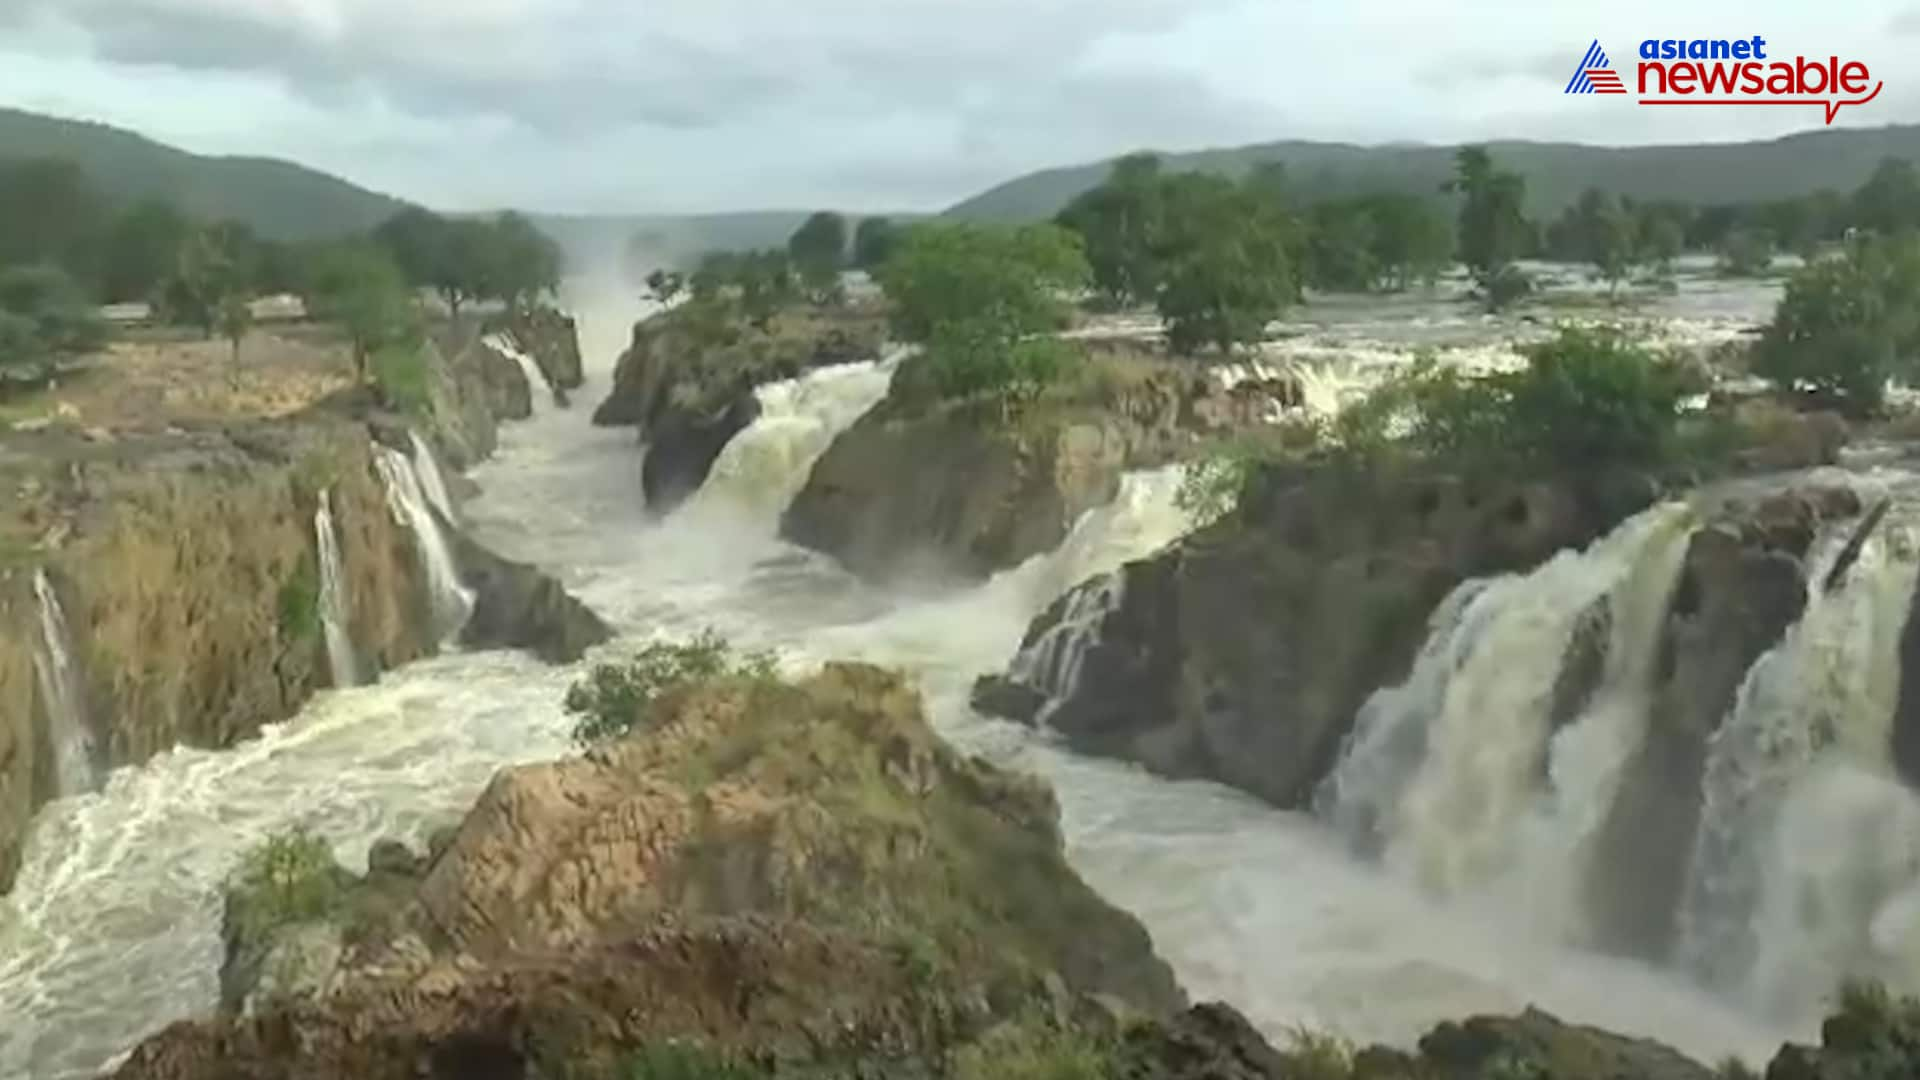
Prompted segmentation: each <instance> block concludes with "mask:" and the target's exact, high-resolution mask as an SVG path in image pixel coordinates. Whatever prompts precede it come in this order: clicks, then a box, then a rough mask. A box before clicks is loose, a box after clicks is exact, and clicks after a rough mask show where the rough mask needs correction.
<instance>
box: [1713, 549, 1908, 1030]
mask: <svg viewBox="0 0 1920 1080" xmlns="http://www.w3.org/2000/svg"><path fill="white" fill-rule="evenodd" d="M1907 528H1908V526H1907V525H1905V524H1903V523H1900V522H1898V521H1896V522H1893V523H1890V524H1887V525H1884V526H1883V527H1882V529H1881V530H1880V531H1878V532H1876V533H1875V534H1874V535H1873V536H1872V537H1870V538H1869V539H1868V541H1867V543H1866V545H1865V546H1864V547H1863V548H1862V549H1861V552H1860V557H1859V561H1858V562H1856V563H1855V564H1854V566H1853V568H1852V570H1851V571H1850V572H1849V574H1848V576H1847V578H1846V580H1845V583H1844V584H1843V585H1841V586H1840V587H1839V588H1838V589H1836V590H1834V591H1831V592H1828V591H1826V590H1825V589H1823V588H1822V587H1821V582H1822V581H1823V580H1824V578H1825V577H1826V573H1827V568H1828V567H1829V566H1830V565H1831V564H1832V563H1833V561H1834V559H1835V558H1836V557H1837V556H1838V554H1839V552H1840V549H1841V547H1842V546H1843V544H1844V542H1845V540H1846V539H1847V536H1846V532H1847V530H1845V529H1840V530H1836V531H1834V532H1833V533H1831V534H1830V535H1827V536H1825V537H1823V540H1822V544H1821V550H1819V552H1818V553H1817V557H1816V558H1814V559H1812V560H1810V561H1811V562H1812V566H1813V571H1814V572H1812V573H1810V574H1809V585H1808V595H1807V605H1806V608H1805V610H1804V611H1803V613H1802V614H1801V617H1800V620H1799V621H1798V622H1797V623H1796V624H1795V625H1794V626H1793V627H1792V628H1791V629H1790V630H1789V631H1788V632H1787V634H1786V635H1785V637H1784V638H1783V639H1782V640H1781V641H1780V643H1779V644H1778V645H1776V646H1775V647H1774V648H1773V649H1772V650H1770V651H1769V652H1767V653H1766V654H1764V655H1763V656H1762V657H1761V658H1760V659H1759V660H1758V661H1756V662H1755V663H1754V665H1753V667H1752V668H1751V669H1750V670H1749V671H1748V672H1747V676H1746V679H1745V680H1744V681H1743V683H1742V684H1741V687H1740V692H1739V695H1738V697H1737V698H1736V700H1735V704H1734V706H1733V709H1732V711H1731V712H1730V714H1729V715H1728V717H1727V719H1726V720H1725V722H1724V723H1723V724H1722V725H1721V726H1720V728H1719V730H1718V731H1717V732H1716V733H1715V734H1714V736H1713V738H1712V740H1711V742H1710V743H1709V744H1708V757H1707V765H1706V770H1705V777H1704V781H1703V795H1702V814H1701V822H1700V827H1699V831H1698V833H1697V835H1696V837H1695V846H1694V851H1693V854H1692V858H1691V862H1690V864H1689V867H1688V874H1687V880H1686V888H1685V892H1684V894H1683V900H1682V906H1681V910H1680V913H1679V915H1680V917H1679V929H1680V939H1679V944H1678V947H1677V953H1678V955H1677V959H1678V961H1679V962H1680V963H1681V964H1682V965H1684V966H1685V967H1686V968H1687V969H1688V970H1690V971H1692V972H1693V973H1694V974H1695V975H1696V976H1697V977H1699V978H1701V979H1702V980H1703V981H1705V982H1707V983H1708V984H1709V985H1712V986H1715V987H1716V988H1719V989H1722V990H1726V991H1731V992H1734V993H1736V994H1739V995H1742V996H1744V997H1746V998H1747V999H1749V1001H1750V1002H1751V1003H1752V1004H1754V1005H1756V1006H1758V1007H1760V1008H1762V1009H1764V1010H1766V1011H1768V1012H1771V1013H1775V1014H1781V1015H1792V1014H1794V1013H1797V1012H1802V1011H1805V1010H1807V1009H1809V1008H1812V1007H1815V1006H1816V1005H1817V1004H1818V1001H1819V999H1820V998H1821V997H1822V996H1823V995H1824V994H1826V993H1829V992H1831V990H1832V989H1833V987H1834V986H1835V985H1836V984H1837V983H1838V981H1839V980H1840V979H1841V978H1842V977H1844V976H1847V975H1871V976H1877V977H1881V978H1891V979H1895V980H1896V981H1898V982H1901V983H1905V984H1906V985H1909V986H1911V985H1913V982H1914V980H1915V979H1916V977H1920V933H1916V931H1920V918H1916V914H1917V912H1916V904H1915V901H1916V898H1920V800H1916V798H1915V797H1914V795H1913V793H1912V792H1911V791H1909V790H1907V789H1906V788H1904V787H1903V786H1902V785H1901V784H1900V783H1899V781H1898V779H1897V778H1896V777H1895V775H1894V772H1893V766H1892V761H1891V757H1890V746H1891V739H1892V727H1891V721H1892V716H1893V711H1894V706H1895V702H1896V700H1897V697H1898V695H1899V690H1900V674H1901V673H1900V658H1899V654H1898V645H1899V639H1900V633H1901V629H1902V627H1903V625H1904V623H1905V620H1906V618H1907V614H1908V608H1909V605H1910V603H1911V598H1912V594H1913V589H1914V580H1915V576H1916V569H1920V568H1917V567H1916V564H1915V562H1914V560H1913V558H1912V557H1911V555H1910V554H1907V553H1903V552H1901V551H1900V550H1898V549H1899V548H1901V547H1903V546H1905V544H1904V543H1903V541H1904V540H1905V538H1906V529H1907ZM1810 975H1811V976H1812V977H1810Z"/></svg>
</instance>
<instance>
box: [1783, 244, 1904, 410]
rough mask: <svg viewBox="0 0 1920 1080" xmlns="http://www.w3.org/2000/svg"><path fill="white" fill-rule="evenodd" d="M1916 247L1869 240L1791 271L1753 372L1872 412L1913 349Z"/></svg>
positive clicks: (1846, 407) (1850, 407)
mask: <svg viewBox="0 0 1920 1080" xmlns="http://www.w3.org/2000/svg"><path fill="white" fill-rule="evenodd" d="M1917 292H1920V249H1916V247H1915V245H1914V243H1913V242H1912V241H1908V240H1870V241H1865V242H1862V243H1857V244H1854V245H1852V246H1851V247H1850V248H1849V249H1848V250H1847V252H1846V254H1845V255H1843V256H1842V257H1840V258H1837V259H1823V260H1821V261H1819V262H1815V263H1812V264H1811V265H1808V266H1806V267H1804V268H1802V269H1801V270H1800V271H1799V272H1797V273H1795V274H1794V275H1793V277H1792V278H1790V279H1789V280H1788V281H1787V290H1786V295H1785V296H1783V297H1781V300H1780V306H1779V307H1778V308H1776V309H1775V311H1774V316H1773V321H1772V323H1770V324H1769V325H1768V326H1767V329H1766V333H1765V334H1764V335H1763V336H1762V337H1761V340H1760V344H1759V346H1758V348H1756V349H1755V350H1754V355H1753V369H1754V372H1755V373H1756V374H1758V375H1760V376H1762V377H1764V378H1767V379H1770V380H1772V381H1773V382H1774V383H1775V384H1776V385H1777V386H1779V387H1780V389H1782V390H1784V391H1788V392H1796V393H1807V394H1811V395H1813V396H1814V397H1816V398H1818V399H1820V400H1822V401H1823V402H1826V403H1831V404H1834V405H1837V406H1839V407H1841V408H1842V409H1844V410H1846V411H1848V412H1851V413H1854V414H1856V415H1864V414H1868V413H1872V412H1876V411H1878V410H1879V408H1880V407H1881V405H1882V403H1883V402H1884V400H1885V396H1886V383H1887V380H1888V379H1889V378H1891V377H1893V376H1894V375H1896V374H1901V373H1902V372H1901V370H1900V369H1901V368H1902V367H1903V366H1904V365H1905V364H1907V363H1910V361H1911V359H1912V357H1913V356H1914V354H1915V352H1916V350H1917V349H1920V305H1916V303H1915V302H1914V296H1915V295H1916V293H1917Z"/></svg>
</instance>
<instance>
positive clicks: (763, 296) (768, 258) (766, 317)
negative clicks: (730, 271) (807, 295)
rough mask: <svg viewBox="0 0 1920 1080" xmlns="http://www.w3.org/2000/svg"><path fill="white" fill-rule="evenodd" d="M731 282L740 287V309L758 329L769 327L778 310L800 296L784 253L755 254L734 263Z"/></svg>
mask: <svg viewBox="0 0 1920 1080" xmlns="http://www.w3.org/2000/svg"><path fill="white" fill-rule="evenodd" d="M735 265H736V269H735V271H734V281H735V283H736V284H738V285H739V288H740V310H741V311H742V312H744V313H745V314H746V316H747V321H748V322H751V323H752V324H753V325H754V326H756V327H758V328H759V329H761V330H765V329H767V327H768V326H770V325H772V323H773V317H774V316H775V315H776V314H778V313H779V311H780V309H781V308H783V307H785V306H787V305H788V304H791V303H792V302H793V301H794V299H795V298H796V297H797V296H798V295H799V291H798V284H799V283H798V281H797V280H796V278H795V276H794V273H793V264H792V262H791V260H790V259H789V258H788V256H787V253H786V252H784V251H777V250H772V249H769V250H766V251H754V252H749V253H747V254H746V255H745V256H743V257H742V258H741V259H740V260H739V262H738V263H736V264H735Z"/></svg>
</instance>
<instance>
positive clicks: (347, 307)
mask: <svg viewBox="0 0 1920 1080" xmlns="http://www.w3.org/2000/svg"><path fill="white" fill-rule="evenodd" d="M306 301H307V309H308V310H309V311H310V312H312V313H313V314H314V316H315V317H317V318H321V319H327V320H330V321H333V322H337V323H339V324H340V326H341V328H342V329H344V330H345V331H346V332H347V336H348V338H349V340H351V341H352V343H353V363H354V370H355V372H356V373H357V374H358V375H359V377H360V378H361V379H362V380H365V379H366V377H367V375H368V360H369V358H370V357H372V356H373V355H374V354H375V353H376V352H379V351H381V350H385V349H392V348H395V347H401V348H409V347H412V346H415V345H417V344H418V342H419V337H420V325H419V313H418V311H417V310H416V309H415V306H414V302H413V292H412V290H411V289H410V288H409V287H408V285H407V279H406V275H405V274H403V273H401V271H400V268H399V267H398V266H397V265H395V264H394V262H393V260H392V258H391V257H390V256H388V255H387V253H386V251H385V250H383V249H382V248H381V247H379V246H377V245H373V244H364V243H347V244H340V245H337V246H334V247H332V248H329V249H327V250H325V251H323V252H321V253H320V254H319V256H318V257H317V258H316V259H315V262H314V266H313V268H312V270H311V272H310V274H309V275H308V293H307V296H306Z"/></svg>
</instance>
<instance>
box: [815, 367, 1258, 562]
mask: <svg viewBox="0 0 1920 1080" xmlns="http://www.w3.org/2000/svg"><path fill="white" fill-rule="evenodd" d="M1109 353H1110V350H1106V351H1102V350H1095V355H1094V356H1093V357H1091V358H1089V359H1088V360H1087V361H1086V362H1087V363H1088V364H1090V365H1091V364H1099V363H1107V364H1116V363H1120V362H1121V361H1120V360H1118V359H1116V358H1115V357H1113V356H1111V355H1109ZM912 363H913V362H912V361H911V360H909V361H907V362H906V364H907V366H903V367H902V369H901V371H900V374H898V375H897V376H896V377H895V380H894V385H893V388H892V389H891V391H890V392H889V395H888V398H887V400H886V401H885V402H883V403H882V404H881V405H880V406H879V407H877V408H876V409H874V411H872V412H870V413H868V414H867V415H866V416H865V417H862V418H861V419H860V420H859V421H858V422H857V423H855V424H854V425H853V426H852V427H850V428H849V429H847V430H846V431H844V432H842V433H841V434H840V435H839V437H837V438H836V439H835V440H834V442H833V445H832V446H830V447H829V448H828V449H827V452H826V453H825V454H824V455H823V456H822V457H821V459H820V460H819V462H818V463H816V464H815V466H814V468H813V472H812V474H811V476H810V477H809V478H808V481H807V484H806V486H805V488H803V489H802V490H801V492H800V493H799V495H798V496H796V497H795V499H794V501H793V504H792V505H791V506H790V507H789V508H788V509H787V512H786V514H785V515H784V517H783V518H782V521H781V535H782V536H784V537H785V538H786V539H788V540H791V541H793V542H794V543H797V544H800V545H802V546H804V547H809V548H813V549H815V550H817V551H822V552H825V553H827V554H829V555H832V556H833V557H835V558H836V559H838V560H840V562H841V563H842V564H844V565H845V566H846V567H847V568H848V569H849V570H851V571H853V572H854V573H856V574H858V575H860V576H861V577H863V578H867V579H869V580H873V581H881V582H886V581H891V580H900V579H917V578H931V579H935V580H941V579H957V580H962V581H977V580H980V579H983V578H985V577H987V576H990V575H991V574H993V573H995V572H996V571H999V570H1004V569H1007V568H1009V567H1012V566H1017V565H1019V564H1020V563H1021V562H1023V561H1025V560H1026V559H1028V558H1031V557H1033V556H1034V555H1038V554H1041V553H1043V552H1046V551H1051V550H1053V549H1054V548H1055V547H1058V546H1059V544H1060V542H1061V540H1063V539H1064V538H1065V537H1066V535H1067V532H1068V530H1070V529H1071V528H1072V526H1073V523H1074V522H1075V521H1076V520H1078V519H1079V517H1080V515H1081V514H1083V513H1085V512H1086V511H1088V510H1091V509H1093V508H1095V507H1098V506H1102V505H1105V504H1106V503H1108V502H1110V501H1112V499H1113V497H1114V495H1115V493H1116V492H1117V491H1118V490H1119V487H1120V478H1121V475H1122V474H1123V473H1124V472H1126V471H1127V470H1129V469H1137V468H1148V467H1152V466H1156V465H1162V464H1166V463H1168V462H1170V461H1173V460H1177V459H1178V458H1179V457H1181V456H1182V455H1183V454H1184V453H1186V452H1187V451H1189V450H1190V448H1191V447H1192V446H1193V445H1194V444H1195V443H1196V442H1197V440H1199V439H1201V438H1202V437H1204V436H1208V435H1221V434H1224V433H1228V432H1232V431H1236V430H1241V429H1243V428H1245V427H1247V426H1249V425H1254V424H1259V423H1264V422H1265V421H1266V419H1267V418H1268V412H1269V411H1270V409H1271V408H1272V407H1274V405H1275V404H1276V401H1275V399H1272V398H1268V397H1265V396H1262V395H1261V394H1260V393H1258V392H1257V391H1258V389H1259V388H1258V387H1257V386H1250V385H1247V384H1243V385H1241V386H1238V387H1235V388H1234V389H1232V390H1224V389H1221V388H1220V385H1219V383H1218V382H1216V381H1215V380H1213V379H1210V378H1208V377H1206V376H1205V375H1203V374H1200V373H1196V372H1193V371H1190V370H1182V369H1179V368H1177V367H1171V366H1168V365H1166V364H1165V363H1164V362H1162V361H1160V360H1159V359H1157V358H1154V357H1145V356H1135V357H1130V358H1128V359H1127V360H1126V361H1125V363H1127V364H1128V365H1130V367H1129V368H1128V369H1126V370H1127V371H1128V374H1127V375H1126V376H1124V377H1122V376H1114V377H1113V379H1112V385H1103V386H1101V387H1099V388H1097V389H1095V390H1091V391H1087V392H1085V393H1084V394H1082V395H1081V396H1080V397H1076V398H1071V399H1068V400H1061V401H1052V400H1048V399H1042V400H1041V401H1039V402H1037V403H1035V404H1033V405H1031V406H1028V407H1026V408H1025V409H1022V410H1019V411H1018V412H1017V413H1008V412H1005V411H1003V410H1001V409H999V408H998V407H997V406H995V405H993V404H992V403H987V404H984V405H983V404H981V403H958V404H956V403H947V402H941V401H938V400H934V399H931V398H929V396H928V394H929V392H928V391H925V390H924V389H921V388H920V387H918V386H916V379H915V377H914V373H913V370H912V368H911V364H912ZM1143 372H1144V374H1143Z"/></svg>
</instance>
